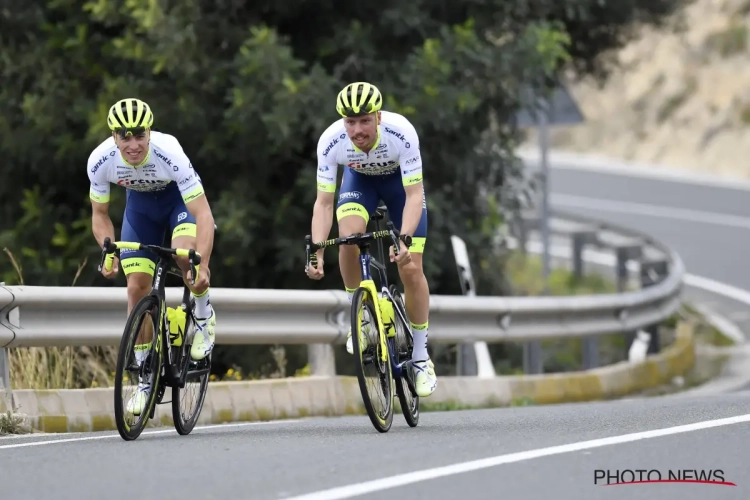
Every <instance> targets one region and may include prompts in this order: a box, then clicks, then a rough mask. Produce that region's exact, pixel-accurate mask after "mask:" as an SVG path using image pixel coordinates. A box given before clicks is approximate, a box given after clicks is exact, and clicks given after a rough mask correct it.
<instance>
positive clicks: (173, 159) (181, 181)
mask: <svg viewBox="0 0 750 500" xmlns="http://www.w3.org/2000/svg"><path fill="white" fill-rule="evenodd" d="M164 155H165V156H166V157H168V159H169V162H168V163H167V167H166V168H167V169H170V168H171V172H170V175H171V178H172V180H173V181H174V182H175V184H177V187H178V188H179V190H180V194H181V195H182V199H183V200H184V201H185V203H186V204H187V203H190V202H191V201H193V200H195V199H197V198H200V197H201V196H202V195H203V194H205V191H204V190H203V182H202V181H201V178H200V176H199V175H198V172H196V171H195V168H193V164H192V163H191V162H190V159H189V158H188V157H187V155H186V154H185V152H184V151H183V150H182V148H178V147H175V148H172V149H170V151H169V152H166V151H165V152H164Z"/></svg>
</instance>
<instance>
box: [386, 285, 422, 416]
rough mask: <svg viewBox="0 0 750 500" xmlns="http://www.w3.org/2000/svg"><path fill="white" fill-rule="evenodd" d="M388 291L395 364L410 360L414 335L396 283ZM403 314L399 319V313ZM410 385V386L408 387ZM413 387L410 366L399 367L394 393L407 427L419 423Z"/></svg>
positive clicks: (417, 405) (417, 398)
mask: <svg viewBox="0 0 750 500" xmlns="http://www.w3.org/2000/svg"><path fill="white" fill-rule="evenodd" d="M388 291H389V292H391V295H392V296H393V316H394V321H395V323H396V336H395V338H394V339H393V340H394V345H395V349H396V352H395V356H394V358H396V364H397V365H398V364H401V363H403V362H405V361H410V360H411V354H412V352H413V351H414V337H413V336H412V334H411V325H410V324H409V316H407V315H406V306H405V305H404V299H403V298H402V297H401V292H399V291H398V287H397V286H396V285H391V286H390V287H388ZM399 313H401V314H403V315H404V319H405V320H406V322H404V319H401V316H400V314H399ZM410 386H411V387H410ZM413 389H414V381H413V380H412V378H411V368H410V367H409V366H408V365H405V366H403V367H402V368H401V377H399V380H396V394H398V402H399V404H400V405H401V412H402V413H403V414H404V418H405V419H406V423H407V424H409V427H416V426H417V424H418V423H419V396H417V394H416V391H414V390H413Z"/></svg>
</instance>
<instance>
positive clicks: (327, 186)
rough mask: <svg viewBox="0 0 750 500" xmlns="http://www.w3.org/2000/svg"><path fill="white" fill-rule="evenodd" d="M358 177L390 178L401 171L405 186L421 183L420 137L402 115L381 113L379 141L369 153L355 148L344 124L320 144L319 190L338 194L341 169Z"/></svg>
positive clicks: (335, 126) (333, 127) (339, 122)
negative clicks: (338, 174)
mask: <svg viewBox="0 0 750 500" xmlns="http://www.w3.org/2000/svg"><path fill="white" fill-rule="evenodd" d="M339 165H343V166H345V167H348V168H351V169H352V170H354V171H355V172H357V173H358V174H364V175H378V176H381V175H389V174H392V173H394V172H396V171H397V170H399V169H400V170H401V178H402V180H403V184H404V186H410V185H412V184H417V183H418V182H421V181H422V157H421V156H420V153H419V137H418V136H417V131H416V130H415V129H414V126H413V125H412V124H411V122H410V121H409V120H408V119H406V117H404V116H403V115H400V114H398V113H393V112H390V111H381V121H380V124H378V138H377V140H376V142H375V146H374V147H373V148H372V149H371V150H370V152H369V153H365V152H363V151H362V150H360V149H359V148H358V147H357V146H355V145H354V144H353V143H352V141H351V139H349V136H348V135H347V134H346V128H345V126H344V120H343V119H341V120H337V121H335V122H334V123H333V124H331V126H329V127H328V128H327V129H326V130H325V132H323V134H322V135H321V136H320V140H318V190H320V191H325V192H328V193H333V192H335V191H336V174H337V171H338V166H339Z"/></svg>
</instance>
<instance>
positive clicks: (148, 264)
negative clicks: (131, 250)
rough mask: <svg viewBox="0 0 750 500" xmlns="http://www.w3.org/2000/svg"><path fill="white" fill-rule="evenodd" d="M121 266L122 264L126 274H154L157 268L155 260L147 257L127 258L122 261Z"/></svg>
mask: <svg viewBox="0 0 750 500" xmlns="http://www.w3.org/2000/svg"><path fill="white" fill-rule="evenodd" d="M120 266H122V270H123V272H124V273H125V276H127V275H128V274H130V273H146V274H149V275H151V276H153V275H154V271H155V270H156V264H154V261H152V260H151V259H148V258H146V257H130V258H125V259H123V260H122V262H121V263H120Z"/></svg>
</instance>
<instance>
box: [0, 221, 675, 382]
mask: <svg viewBox="0 0 750 500" xmlns="http://www.w3.org/2000/svg"><path fill="white" fill-rule="evenodd" d="M577 219H578V218H574V217H572V216H566V217H556V218H555V219H554V220H553V221H551V222H552V223H551V228H552V233H553V234H565V235H567V237H569V238H570V240H571V241H572V242H573V245H574V248H575V249H576V251H575V252H576V253H575V255H579V254H580V252H581V251H582V248H583V247H584V246H585V245H587V244H592V245H597V246H601V247H603V248H609V249H611V250H613V251H615V253H616V254H617V256H618V259H622V260H623V266H622V267H623V269H624V270H625V271H624V272H625V273H627V266H626V263H627V260H628V259H641V266H642V269H646V270H647V271H649V270H653V271H654V272H655V273H656V274H653V273H651V274H649V276H651V282H650V283H649V284H648V286H646V287H645V288H643V289H641V290H633V291H624V290H623V291H621V292H620V293H616V294H601V295H587V296H573V297H549V296H548V297H487V296H470V295H469V296H460V295H459V296H441V295H437V296H432V297H431V299H430V342H433V343H448V344H457V343H464V344H465V343H467V342H477V341H485V342H529V341H539V340H542V339H548V338H573V337H582V336H595V335H601V334H611V333H620V332H633V331H636V330H638V329H644V328H650V327H652V326H653V325H656V324H658V323H660V322H662V321H663V320H665V319H667V318H669V317H670V316H671V315H672V314H673V313H674V312H675V311H677V309H678V308H679V305H680V293H681V289H682V280H683V274H684V266H683V263H682V260H681V259H680V257H679V255H677V254H676V253H675V252H673V251H672V250H670V249H668V248H666V247H665V246H664V245H662V244H660V243H659V242H656V241H654V240H653V239H651V238H648V237H645V236H642V235H641V236H638V238H637V239H634V236H633V232H632V231H629V230H624V229H621V228H619V229H614V228H613V226H611V225H609V224H602V223H595V222H591V221H581V220H577ZM535 221H536V220H535V219H534V218H533V217H526V218H524V219H522V221H521V223H520V225H519V227H520V229H521V233H522V234H524V235H526V236H528V234H529V233H530V232H533V231H534V230H535V227H536V226H537V224H536V222H535ZM526 236H524V238H523V239H524V241H525V238H526ZM618 238H619V240H618ZM644 249H646V250H647V251H644ZM654 251H656V253H657V254H659V252H660V253H661V257H659V256H658V255H657V256H656V257H654V258H653V261H648V260H642V259H643V257H644V255H646V254H647V253H649V252H650V253H653V252H654ZM578 260H580V259H579V258H577V259H576V262H578ZM618 261H619V260H618ZM576 269H578V270H579V271H580V269H582V266H581V265H579V264H576ZM180 298H181V289H180V288H177V287H174V288H171V287H170V288H167V300H168V302H170V303H176V302H178V301H179V300H180ZM211 303H212V305H213V307H215V308H216V312H217V316H218V323H219V329H218V331H217V343H218V344H227V345H232V344H233V345H239V344H274V343H278V344H308V345H310V350H309V352H310V357H311V359H310V362H311V366H312V367H313V370H312V371H313V372H314V373H315V372H317V373H321V374H322V373H325V374H331V373H332V370H333V354H332V352H333V351H332V347H331V345H333V344H340V343H344V341H345V338H346V332H347V330H348V328H349V303H348V300H347V297H346V294H345V293H344V291H343V290H327V291H311V290H271V289H228V288H212V289H211ZM126 305H127V296H126V290H125V289H124V288H119V287H118V288H92V287H72V288H71V287H39V286H0V348H8V347H30V346H35V347H43V346H81V345H88V346H96V345H117V344H118V343H119V339H120V336H121V335H122V328H123V326H124V323H125V319H126V317H125V313H126ZM485 349H486V347H485ZM2 354H3V352H2V349H0V358H3V357H4V356H2ZM321 356H322V357H323V358H325V361H322V360H321ZM313 357H315V358H316V359H313ZM2 364H3V362H2V359H0V365H2ZM584 364H585V365H586V364H588V365H591V362H590V361H589V362H588V363H586V362H585V363H584ZM316 367H317V368H316ZM586 367H587V368H592V367H594V366H586ZM527 371H528V370H527ZM534 371H536V372H538V370H534ZM2 377H3V374H2V373H0V378H2ZM6 380H7V379H6Z"/></svg>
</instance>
